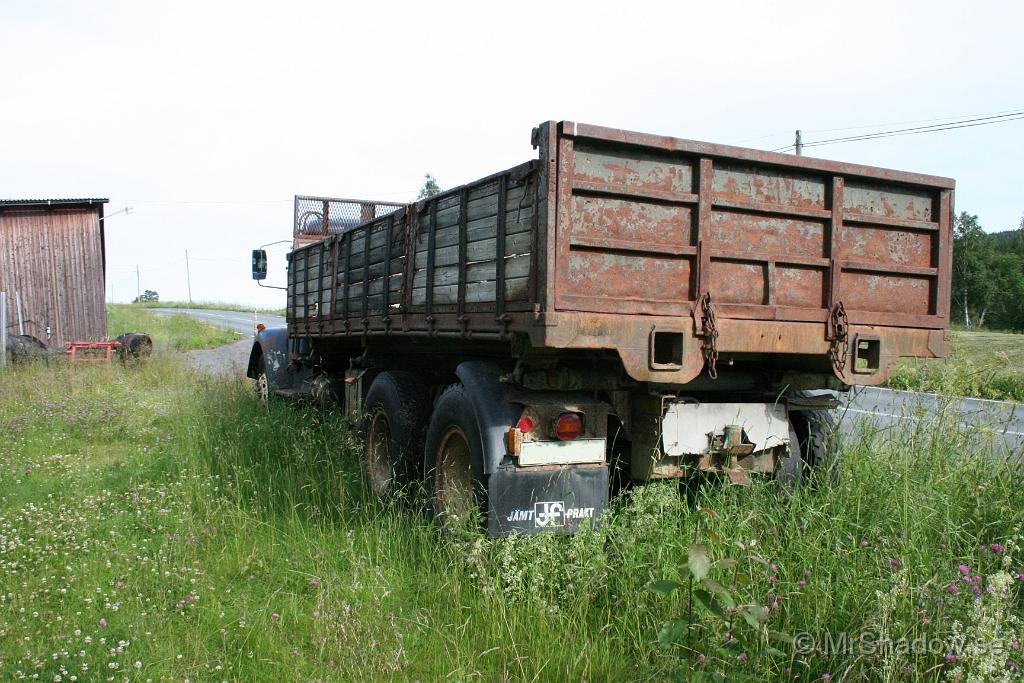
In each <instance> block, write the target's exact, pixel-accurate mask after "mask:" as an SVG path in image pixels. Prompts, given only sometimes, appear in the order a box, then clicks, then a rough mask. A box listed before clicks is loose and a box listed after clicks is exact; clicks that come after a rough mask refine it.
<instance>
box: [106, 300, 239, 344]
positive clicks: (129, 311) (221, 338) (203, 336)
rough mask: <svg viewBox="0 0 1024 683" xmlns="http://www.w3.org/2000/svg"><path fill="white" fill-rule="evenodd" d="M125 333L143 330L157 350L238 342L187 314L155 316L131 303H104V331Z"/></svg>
mask: <svg viewBox="0 0 1024 683" xmlns="http://www.w3.org/2000/svg"><path fill="white" fill-rule="evenodd" d="M125 332H145V333H146V334H148V335H149V336H150V337H152V338H153V343H154V344H155V345H156V348H157V349H158V350H161V349H170V350H174V351H189V350H192V349H212V348H216V347H218V346H222V345H224V344H230V343H231V342H235V341H238V340H239V339H241V336H240V335H238V334H236V333H235V332H232V331H230V330H224V329H221V328H219V327H215V326H213V325H207V324H206V323H202V322H199V321H198V320H195V319H194V318H190V317H188V316H187V315H170V316H166V315H154V314H153V313H150V312H149V311H147V310H145V309H144V308H141V307H139V306H137V305H134V304H110V305H108V306H107V334H108V335H109V336H110V338H111V339H113V338H115V337H117V336H118V335H121V334H124V333H125Z"/></svg>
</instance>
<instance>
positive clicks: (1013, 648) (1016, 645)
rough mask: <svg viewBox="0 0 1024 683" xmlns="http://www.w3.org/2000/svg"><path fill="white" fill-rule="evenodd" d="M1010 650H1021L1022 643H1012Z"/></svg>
mask: <svg viewBox="0 0 1024 683" xmlns="http://www.w3.org/2000/svg"><path fill="white" fill-rule="evenodd" d="M1010 649H1011V650H1019V649H1020V641H1017V640H1015V641H1013V642H1012V643H1010Z"/></svg>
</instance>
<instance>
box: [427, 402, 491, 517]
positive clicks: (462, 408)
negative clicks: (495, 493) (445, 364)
mask: <svg viewBox="0 0 1024 683" xmlns="http://www.w3.org/2000/svg"><path fill="white" fill-rule="evenodd" d="M482 449H483V446H482V444H481V441H480V433H479V429H478V428H477V423H476V416H475V413H474V411H473V403H472V401H470V400H469V397H468V396H467V395H466V392H465V389H463V387H462V385H461V384H455V385H453V386H450V387H448V389H446V390H445V391H444V393H443V394H441V397H440V398H439V399H438V401H437V405H436V406H435V407H434V414H433V416H431V418H430V427H429V428H428V429H427V439H426V451H425V458H424V469H425V470H426V473H427V487H428V489H429V492H430V508H431V512H432V513H433V514H434V518H435V519H437V521H438V523H439V524H440V525H441V526H442V527H444V528H446V529H452V528H454V527H456V526H461V525H462V524H465V523H466V522H467V521H469V520H476V521H479V518H478V515H479V514H480V513H482V512H483V511H484V505H485V498H486V496H485V495H484V491H485V488H484V484H483V452H482ZM474 523H475V522H474Z"/></svg>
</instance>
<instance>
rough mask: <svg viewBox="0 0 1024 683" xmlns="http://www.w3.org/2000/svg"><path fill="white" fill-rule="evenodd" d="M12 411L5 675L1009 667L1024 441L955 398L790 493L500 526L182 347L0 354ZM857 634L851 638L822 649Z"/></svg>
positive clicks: (3, 394)
mask: <svg viewBox="0 0 1024 683" xmlns="http://www.w3.org/2000/svg"><path fill="white" fill-rule="evenodd" d="M0 422H2V424H3V426H4V434H5V438H3V439H2V440H0V492H2V494H0V596H2V599H0V678H2V679H13V678H17V677H19V676H32V675H38V676H39V678H40V679H44V680H54V678H55V676H61V677H62V680H70V678H69V676H70V675H72V674H74V675H76V676H77V677H78V679H79V680H91V679H93V678H106V677H108V676H111V675H113V676H115V679H116V680H121V679H123V678H127V679H128V680H136V679H138V680H145V679H153V680H158V679H160V678H165V679H173V680H183V679H189V680H239V681H255V680H421V681H428V680H430V681H433V680H477V679H480V680H530V681H534V680H537V681H548V680H557V681H579V680H600V681H605V680H609V681H610V680H614V681H619V680H668V679H679V678H683V679H684V680H685V679H693V680H696V679H697V678H699V677H700V676H702V675H707V676H710V677H712V678H714V677H715V676H719V677H720V678H719V679H720V680H721V677H727V679H728V680H742V679H743V677H745V676H746V677H749V679H750V680H777V681H783V680H787V681H788V680H802V681H813V680H833V681H838V680H883V681H884V680H892V681H897V680H898V681H904V680H922V681H936V680H996V679H997V677H998V676H1000V675H1004V674H1007V673H1009V670H1008V669H1007V667H1008V666H1013V665H1014V663H1018V662H1019V661H1020V656H1019V655H1020V652H1019V651H1018V650H1015V649H1013V648H1014V644H1015V643H1019V642H1020V640H1021V638H1022V637H1024V625H1022V622H1021V618H1020V615H1021V612H1022V608H1024V603H1022V597H1021V590H1020V586H1021V582H1020V579H1022V578H1024V574H1021V572H1024V557H1022V555H1021V553H1022V552H1024V551H1022V550H1021V549H1020V547H1019V545H1020V543H1021V542H1022V539H1021V524H1022V521H1024V520H1022V517H1024V512H1022V511H1024V493H1022V492H1021V486H1020V474H1019V471H1018V465H1017V461H1016V460H1012V459H1008V458H1006V457H1005V455H1006V454H1003V453H1000V452H998V450H997V449H996V448H995V447H994V446H992V445H987V444H985V443H984V442H983V441H979V440H978V439H977V438H976V435H975V434H973V433H964V432H961V431H958V430H957V429H956V428H955V427H954V426H953V425H952V424H940V425H938V426H930V427H925V426H924V425H923V424H922V425H916V426H914V425H911V426H909V427H908V428H907V430H906V431H905V432H903V433H901V434H897V435H895V436H883V434H882V433H878V434H872V433H871V432H870V431H869V432H868V435H867V436H865V438H863V439H861V440H859V441H857V442H854V443H849V442H848V443H846V444H845V446H844V452H843V471H842V476H841V477H840V479H839V482H838V483H836V484H832V483H830V482H829V481H816V482H814V483H813V485H809V486H807V487H804V488H802V489H800V490H798V491H796V492H795V493H794V494H793V495H792V496H780V495H779V493H778V492H777V490H776V488H775V487H774V485H772V484H771V483H770V482H763V483H756V484H755V485H753V486H751V487H746V488H743V487H730V486H722V485H720V484H718V483H714V482H703V483H693V484H692V485H690V486H685V487H680V486H679V485H678V484H677V483H675V482H667V483H660V484H653V485H648V486H642V487H636V488H634V489H632V490H630V491H628V492H626V493H625V494H623V495H622V496H621V497H620V498H618V499H617V500H615V501H614V503H613V506H612V510H611V512H610V513H609V515H608V516H607V518H606V519H605V520H604V524H603V525H602V526H601V527H600V528H599V529H597V530H594V531H591V532H588V533H581V534H579V535H577V536H574V537H572V538H558V537H550V536H545V537H531V538H508V539H500V540H488V539H486V538H484V537H482V536H480V535H474V534H467V535H448V536H445V535H442V534H439V533H438V532H437V530H436V529H435V528H434V527H433V526H432V524H431V523H430V521H429V520H428V519H426V517H425V516H424V515H423V514H422V513H421V512H420V511H419V510H418V509H417V508H416V507H415V506H412V505H398V504H395V505H391V506H385V505H381V504H380V503H378V502H376V501H375V500H373V499H372V497H371V496H369V495H368V494H367V492H366V490H365V488H364V486H363V484H362V480H361V478H360V476H359V474H358V467H357V457H356V452H357V448H358V444H357V440H356V437H355V435H354V434H353V432H352V430H351V428H350V427H349V425H347V424H346V423H345V422H344V421H343V420H342V419H341V417H340V416H339V414H338V413H337V412H334V411H330V410H323V409H318V408H315V407H313V406H308V405H296V404H291V403H284V402H272V403H271V404H270V405H269V406H263V405H260V404H258V403H257V402H256V401H255V400H254V399H253V398H252V396H251V391H250V388H249V386H248V385H247V384H245V383H243V382H235V381H231V380H222V379H214V378H208V377H203V376H199V375H195V374H192V373H191V372H189V371H188V370H186V369H184V368H183V367H182V366H180V365H177V364H176V363H175V362H174V361H173V359H170V358H157V359H156V361H155V362H153V363H151V364H149V365H143V366H139V367H127V368H122V367H110V368H76V367H65V368H49V369H47V368H27V369H25V370H23V371H20V372H18V373H12V374H8V375H4V376H3V377H2V379H0ZM695 544H701V545H703V546H705V547H706V549H707V552H708V554H709V559H710V560H711V561H712V562H718V561H720V560H722V559H723V558H727V557H728V558H731V559H732V560H735V562H736V564H735V565H734V566H731V567H730V568H728V569H723V568H720V569H715V570H712V573H711V575H710V577H709V578H712V579H714V580H715V581H716V582H718V583H720V584H722V585H723V586H726V587H728V588H729V590H730V591H732V593H733V594H734V595H736V596H738V598H739V599H740V604H739V605H738V606H737V607H738V609H748V608H757V609H758V610H761V611H760V614H761V615H762V617H761V618H760V619H759V621H758V622H757V623H758V626H757V627H756V628H755V627H753V626H750V625H747V624H746V623H745V621H744V620H743V619H741V618H740V616H741V615H740V614H739V612H738V611H737V612H730V613H728V614H725V615H724V616H725V617H726V619H722V618H719V617H716V616H713V615H711V614H710V613H708V612H707V610H705V609H704V608H703V607H701V606H700V605H699V604H696V603H695V602H691V600H690V593H689V592H688V590H687V589H686V588H685V587H686V586H687V579H686V570H685V569H684V565H685V563H686V558H687V553H688V552H689V550H690V548H691V546H693V545H695ZM719 566H720V567H725V566H726V565H721V564H720V565H719ZM961 566H962V567H963V568H965V569H966V570H967V572H966V573H964V572H963V571H962V569H961ZM975 577H978V578H977V580H978V581H980V583H975ZM965 579H966V580H965ZM658 580H674V581H677V582H679V583H680V584H681V585H683V586H684V588H683V589H680V590H676V591H673V592H671V593H670V594H668V595H662V594H659V593H657V592H654V591H651V590H649V587H650V586H651V584H652V583H653V582H655V581H658ZM951 587H954V588H951ZM975 589H977V590H978V597H977V598H976V597H975V593H974V591H975ZM673 619H680V620H681V621H682V622H683V623H684V624H689V625H690V626H689V628H686V629H684V631H683V632H681V633H680V634H677V635H679V636H680V637H678V638H668V639H666V638H663V639H662V640H665V641H666V642H665V644H661V643H659V633H663V629H664V626H665V624H666V623H669V622H671V621H672V620H673ZM730 622H732V623H730ZM773 633H774V634H786V637H782V636H778V635H775V636H772V635H771V634H773ZM803 634H810V635H809V636H806V635H803ZM865 634H866V636H865ZM844 635H845V637H848V638H850V639H854V638H857V639H860V640H858V641H857V642H858V646H857V649H856V650H851V651H842V650H841V649H840V651H838V652H828V651H826V650H827V649H828V648H827V645H828V643H827V642H826V638H831V641H830V642H831V643H832V644H841V643H843V642H846V641H843V640H842V638H843V637H844ZM864 637H867V638H874V639H875V640H874V642H875V643H877V642H878V640H879V639H886V638H887V639H889V640H890V641H891V642H892V643H893V645H892V646H890V647H887V648H886V647H880V646H877V645H876V646H874V647H871V646H870V644H867V645H866V644H865V643H868V642H869V641H864V640H863V638H864ZM961 637H963V638H961ZM808 638H813V639H815V641H816V643H817V646H816V647H809V646H808ZM922 638H923V639H924V640H925V641H926V646H925V647H924V648H923V649H921V651H920V652H917V651H910V652H902V651H901V650H899V649H898V647H897V646H898V645H899V644H900V643H911V644H912V643H913V642H914V640H915V639H922ZM932 640H934V642H933V643H932V644H931V645H928V644H927V643H928V642H930V641H932ZM669 641H671V642H669ZM997 646H998V647H997ZM1018 647H1019V645H1018ZM908 649H912V648H908ZM702 656H703V658H702ZM83 666H84V667H86V668H85V669H83ZM684 667H687V669H686V670H687V671H689V673H687V674H683V673H682V672H683V671H684ZM958 676H959V677H960V678H957V677H958ZM970 676H977V678H970Z"/></svg>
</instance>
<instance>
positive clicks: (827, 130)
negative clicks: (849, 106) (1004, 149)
mask: <svg viewBox="0 0 1024 683" xmlns="http://www.w3.org/2000/svg"><path fill="white" fill-rule="evenodd" d="M1013 111H1014V110H1012V109H1003V110H1000V111H984V112H975V113H971V114H955V115H953V116H937V117H934V118H930V119H914V120H909V121H889V122H887V123H870V124H865V125H859V126H845V127H843V128H817V129H813V130H804V132H805V133H838V132H840V131H845V130H864V129H866V128H885V127H887V126H906V125H911V124H918V123H931V122H932V121H946V122H949V123H955V122H956V121H960V120H966V119H972V118H975V117H978V116H991V115H997V114H1008V113H1012V112H1013ZM789 134H790V133H789V132H782V131H776V132H774V133H765V134H763V135H758V136H756V137H750V138H745V139H743V140H739V141H737V143H736V144H739V145H745V144H748V143H751V142H756V141H757V140H764V139H766V138H773V137H780V136H783V135H789ZM790 147H792V145H790Z"/></svg>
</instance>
